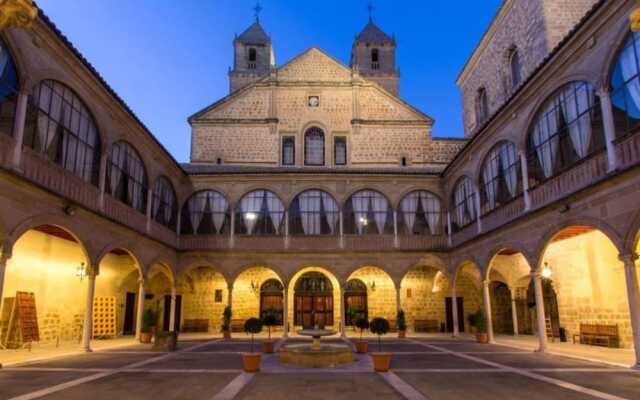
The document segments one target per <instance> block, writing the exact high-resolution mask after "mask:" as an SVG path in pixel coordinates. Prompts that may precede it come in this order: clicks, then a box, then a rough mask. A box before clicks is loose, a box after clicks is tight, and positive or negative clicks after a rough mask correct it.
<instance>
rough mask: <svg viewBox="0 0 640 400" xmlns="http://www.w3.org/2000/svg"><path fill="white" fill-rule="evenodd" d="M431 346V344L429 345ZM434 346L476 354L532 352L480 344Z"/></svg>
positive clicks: (436, 344) (438, 344)
mask: <svg viewBox="0 0 640 400" xmlns="http://www.w3.org/2000/svg"><path fill="white" fill-rule="evenodd" d="M429 344H431V343H429ZM433 345H434V346H438V347H441V348H443V349H447V350H450V351H456V352H460V351H463V352H464V351H474V352H483V353H484V352H510V353H513V352H519V353H528V354H531V351H530V350H522V349H514V348H512V347H506V346H500V345H491V344H479V343H472V342H466V343H465V342H460V343H442V344H441V343H433Z"/></svg>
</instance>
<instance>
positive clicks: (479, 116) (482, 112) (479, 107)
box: [476, 87, 489, 125]
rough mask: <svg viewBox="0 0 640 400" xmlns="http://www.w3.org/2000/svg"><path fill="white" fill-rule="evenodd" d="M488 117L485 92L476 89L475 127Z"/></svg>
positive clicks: (483, 89)
mask: <svg viewBox="0 0 640 400" xmlns="http://www.w3.org/2000/svg"><path fill="white" fill-rule="evenodd" d="M488 117H489V101H488V100H487V90H486V89H485V88H483V87H482V88H480V89H478V93H477V94H476V125H480V124H481V123H483V122H484V121H486V120H487V118H488Z"/></svg>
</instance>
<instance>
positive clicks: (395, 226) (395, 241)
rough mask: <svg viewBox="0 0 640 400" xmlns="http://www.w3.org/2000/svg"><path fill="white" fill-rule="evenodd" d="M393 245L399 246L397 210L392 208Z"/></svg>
mask: <svg viewBox="0 0 640 400" xmlns="http://www.w3.org/2000/svg"><path fill="white" fill-rule="evenodd" d="M393 247H395V248H396V249H397V248H398V247H400V241H399V239H398V212H397V211H396V210H393Z"/></svg>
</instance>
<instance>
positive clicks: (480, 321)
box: [467, 310, 487, 333]
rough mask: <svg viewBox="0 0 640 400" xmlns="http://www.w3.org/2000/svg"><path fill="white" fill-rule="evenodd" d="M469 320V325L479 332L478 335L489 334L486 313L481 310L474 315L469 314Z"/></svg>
mask: <svg viewBox="0 0 640 400" xmlns="http://www.w3.org/2000/svg"><path fill="white" fill-rule="evenodd" d="M467 319H468V320H469V325H470V326H473V327H475V328H476V329H477V330H478V333H486V332H487V322H486V321H485V319H484V313H483V312H482V311H481V310H478V311H476V312H474V313H473V314H469V316H468V317H467Z"/></svg>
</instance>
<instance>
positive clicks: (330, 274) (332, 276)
mask: <svg viewBox="0 0 640 400" xmlns="http://www.w3.org/2000/svg"><path fill="white" fill-rule="evenodd" d="M307 272H320V273H322V274H323V275H325V276H326V277H327V278H328V279H329V281H330V282H331V285H332V286H333V327H334V329H336V330H337V328H338V327H339V325H340V318H341V317H342V299H341V295H340V291H341V288H342V286H343V285H344V284H345V283H346V280H345V281H343V280H341V279H339V278H338V275H337V274H336V273H335V271H333V269H332V268H330V267H327V266H315V265H304V266H302V267H301V268H300V269H299V270H297V271H296V272H295V273H294V274H293V275H292V276H291V278H290V279H289V280H288V287H287V289H288V290H287V312H288V315H289V316H290V317H289V325H290V326H292V327H293V326H295V325H294V324H295V315H294V310H295V307H294V301H295V287H296V282H297V281H298V279H299V278H300V277H301V276H302V275H304V274H305V273H307Z"/></svg>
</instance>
